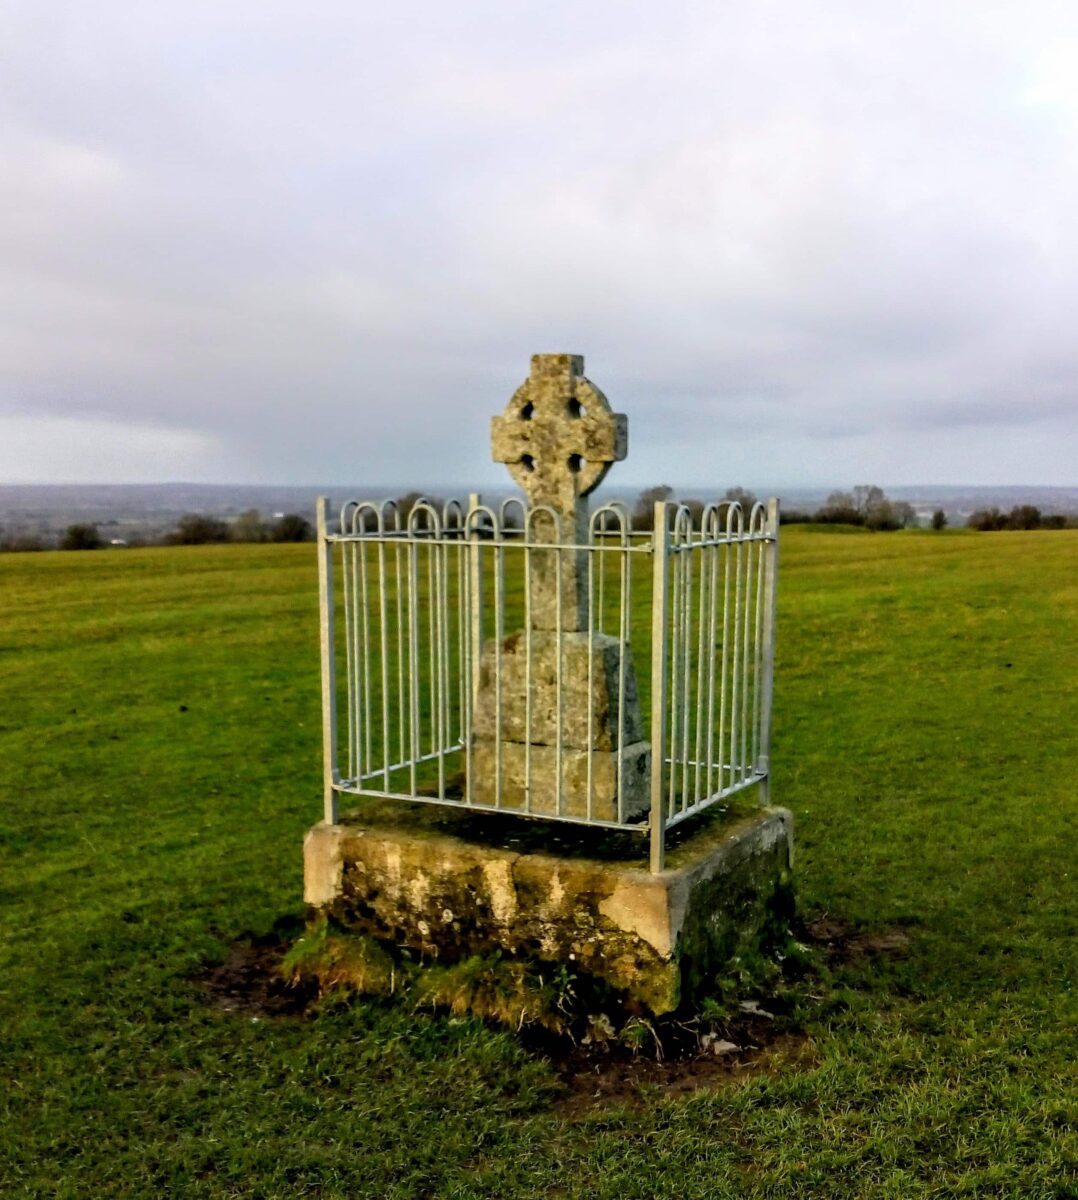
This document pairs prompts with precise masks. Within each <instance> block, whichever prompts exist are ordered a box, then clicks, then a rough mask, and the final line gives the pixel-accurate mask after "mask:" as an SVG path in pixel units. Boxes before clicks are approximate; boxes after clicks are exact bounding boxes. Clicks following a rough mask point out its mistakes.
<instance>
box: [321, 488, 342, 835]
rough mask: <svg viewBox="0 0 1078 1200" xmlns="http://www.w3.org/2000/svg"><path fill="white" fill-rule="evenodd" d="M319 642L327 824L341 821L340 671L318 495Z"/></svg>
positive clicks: (324, 509)
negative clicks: (338, 739)
mask: <svg viewBox="0 0 1078 1200" xmlns="http://www.w3.org/2000/svg"><path fill="white" fill-rule="evenodd" d="M316 527H317V537H318V612H319V622H318V623H319V642H320V645H321V652H322V789H323V800H324V807H325V814H324V819H325V822H326V824H327V825H336V824H337V789H336V785H337V783H338V777H337V673H336V668H335V662H334V637H333V543H332V542H331V541H329V540H328V534H329V501H328V500H327V499H326V497H325V496H319V497H318V503H317V509H316Z"/></svg>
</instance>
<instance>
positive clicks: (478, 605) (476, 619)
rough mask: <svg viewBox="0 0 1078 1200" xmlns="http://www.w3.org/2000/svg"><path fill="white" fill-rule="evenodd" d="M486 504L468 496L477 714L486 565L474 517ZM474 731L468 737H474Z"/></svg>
mask: <svg viewBox="0 0 1078 1200" xmlns="http://www.w3.org/2000/svg"><path fill="white" fill-rule="evenodd" d="M482 503H483V497H482V496H481V495H480V494H479V493H478V492H471V493H469V495H468V541H469V546H468V601H469V604H468V609H469V611H468V640H469V642H470V644H471V666H472V678H471V688H472V699H471V704H470V706H469V711H470V712H471V713H473V714H474V713H475V701H476V697H477V696H478V695H479V664H480V660H481V659H482V657H483V561H482V558H481V556H480V551H481V546H480V541H479V522H478V521H476V520H475V519H474V516H473V514H474V513H475V511H476V509H478V508H479V507H480V505H481V504H482ZM471 732H472V731H471V730H470V729H469V730H468V736H469V738H470V737H471Z"/></svg>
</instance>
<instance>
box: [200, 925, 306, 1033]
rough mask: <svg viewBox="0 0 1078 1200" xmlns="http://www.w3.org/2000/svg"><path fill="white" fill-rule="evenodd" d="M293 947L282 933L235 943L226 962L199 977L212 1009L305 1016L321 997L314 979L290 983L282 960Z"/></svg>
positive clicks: (249, 1014)
mask: <svg viewBox="0 0 1078 1200" xmlns="http://www.w3.org/2000/svg"><path fill="white" fill-rule="evenodd" d="M289 945H290V939H288V938H286V937H285V936H284V935H283V933H282V932H281V931H279V930H275V931H274V932H272V933H269V934H265V935H262V936H249V937H245V938H242V939H241V940H240V941H237V942H235V943H234V944H233V945H232V947H231V948H230V949H229V951H228V955H227V956H226V958H225V960H224V962H222V963H218V964H216V965H214V966H211V967H206V968H205V970H203V971H200V972H199V973H198V974H197V975H196V976H195V977H194V979H195V982H196V983H197V984H198V985H199V987H201V989H202V991H203V994H204V995H205V996H206V999H207V1001H208V1002H209V1004H210V1006H211V1007H212V1008H214V1009H216V1010H217V1011H218V1012H225V1013H238V1014H241V1015H243V1016H249V1017H258V1018H274V1017H302V1016H304V1015H305V1014H306V1012H307V1009H308V1008H309V1006H310V1005H311V1004H312V1003H313V1001H314V1000H315V999H316V998H317V995H318V989H317V985H316V984H315V983H314V981H313V980H311V981H303V982H301V983H298V984H292V983H289V982H288V981H287V980H286V979H285V978H284V976H283V975H282V974H281V959H282V958H283V957H284V955H285V953H286V952H287V950H288V948H289Z"/></svg>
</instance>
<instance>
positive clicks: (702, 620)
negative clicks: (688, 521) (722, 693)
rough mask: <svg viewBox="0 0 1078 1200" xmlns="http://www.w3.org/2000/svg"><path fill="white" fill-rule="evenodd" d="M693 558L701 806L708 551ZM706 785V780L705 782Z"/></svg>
mask: <svg viewBox="0 0 1078 1200" xmlns="http://www.w3.org/2000/svg"><path fill="white" fill-rule="evenodd" d="M700 520H701V528H700V541H701V543H703V540H704V529H703V524H702V522H703V517H702V516H701V518H700ZM691 553H692V557H693V559H694V560H696V561H698V562H699V568H698V573H699V584H698V588H697V590H698V591H699V593H700V608H699V613H698V615H697V620H698V622H699V625H700V628H699V630H698V631H697V649H696V743H695V748H694V752H693V758H694V759H695V760H696V770H695V772H694V774H693V785H692V802H693V804H699V803H700V801H701V800H702V799H703V792H702V791H701V789H700V772H701V768H702V767H703V761H704V748H705V747H704V713H706V712H707V700H706V698H705V693H704V678H705V675H706V672H705V669H704V663H705V662H706V661H707V660H706V659H705V657H704V656H705V653H706V649H707V643H706V641H705V634H706V633H707V617H708V607H707V598H708V597H707V584H708V574H707V551H706V550H705V548H704V546H703V545H702V544H701V545H700V546H699V547H698V548H697V549H696V550H694V551H692V552H691ZM705 784H706V780H705Z"/></svg>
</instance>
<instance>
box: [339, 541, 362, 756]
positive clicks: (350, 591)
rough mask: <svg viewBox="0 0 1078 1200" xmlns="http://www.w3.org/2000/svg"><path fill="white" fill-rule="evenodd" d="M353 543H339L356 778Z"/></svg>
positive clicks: (350, 733)
mask: <svg viewBox="0 0 1078 1200" xmlns="http://www.w3.org/2000/svg"><path fill="white" fill-rule="evenodd" d="M341 532H342V533H343V532H344V521H343V520H342V521H341ZM355 562H356V547H355V543H354V542H353V543H348V542H345V543H344V544H342V546H341V584H342V587H341V591H342V592H343V594H344V670H345V685H346V690H347V693H348V713H347V720H348V778H349V779H358V778H359V767H358V763H357V758H356V680H357V678H358V677H359V668H358V664H357V663H356V662H354V661H353V659H354V646H353V641H352V625H353V620H354V613H355Z"/></svg>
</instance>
